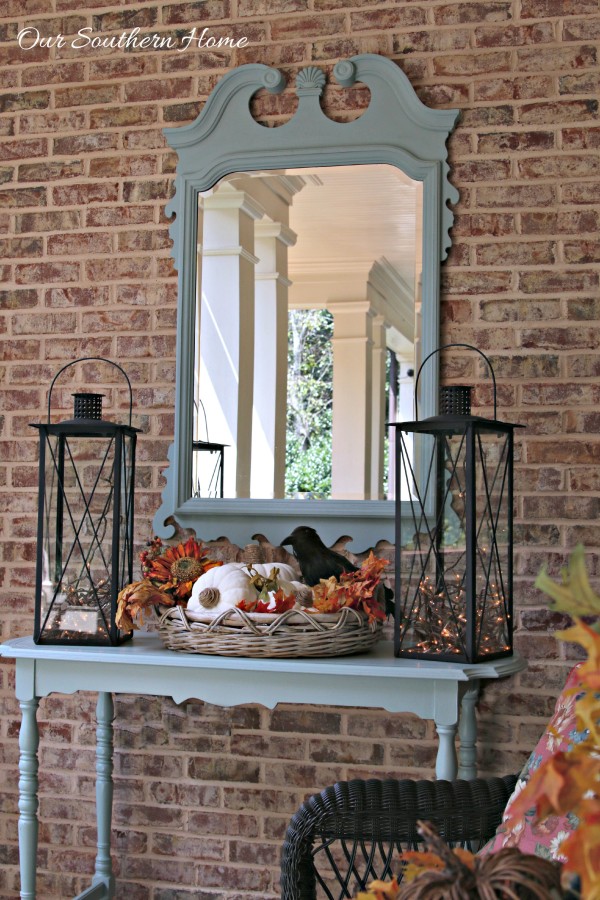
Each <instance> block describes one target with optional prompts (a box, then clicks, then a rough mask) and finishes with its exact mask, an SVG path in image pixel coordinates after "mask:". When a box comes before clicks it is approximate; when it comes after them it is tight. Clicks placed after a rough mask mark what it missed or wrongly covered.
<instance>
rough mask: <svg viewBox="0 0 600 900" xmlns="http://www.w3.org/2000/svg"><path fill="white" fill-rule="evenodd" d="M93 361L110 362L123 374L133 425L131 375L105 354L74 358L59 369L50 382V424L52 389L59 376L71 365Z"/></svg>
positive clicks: (109, 363)
mask: <svg viewBox="0 0 600 900" xmlns="http://www.w3.org/2000/svg"><path fill="white" fill-rule="evenodd" d="M92 361H96V362H105V363H108V365H109V366H114V368H115V369H118V370H119V372H120V373H121V375H123V377H124V379H125V381H126V382H127V387H128V388H129V425H130V426H131V414H132V410H133V390H132V388H131V381H130V380H129V376H128V375H127V372H126V371H125V369H122V368H121V366H120V365H119V364H118V363H116V362H113V361H112V359H106V358H105V357H104V356H82V357H81V359H74V360H73V361H72V362H70V363H67V364H66V366H63V367H62V369H59V370H58V372H57V373H56V375H55V376H54V378H53V379H52V383H51V384H50V390H49V391H48V425H49V424H50V406H51V402H52V389H53V388H54V383H55V382H56V380H57V378H59V376H60V375H62V373H63V372H64V371H65V370H66V369H69V368H70V367H71V366H74V365H75V364H76V363H81V362H92Z"/></svg>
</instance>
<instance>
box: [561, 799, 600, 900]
mask: <svg viewBox="0 0 600 900" xmlns="http://www.w3.org/2000/svg"><path fill="white" fill-rule="evenodd" d="M590 806H591V808H592V809H593V810H595V811H593V812H590V813H587V814H586V813H585V812H584V813H583V814H581V812H580V818H579V827H578V829H577V830H576V831H574V832H572V834H570V835H569V837H568V838H567V839H566V840H564V841H563V843H562V844H561V848H560V849H561V853H563V854H564V855H565V857H566V858H567V860H568V862H567V863H566V865H565V868H566V869H567V870H568V871H570V872H573V873H576V874H577V875H579V877H580V878H581V896H582V897H585V898H586V900H600V804H599V803H598V801H591V803H590Z"/></svg>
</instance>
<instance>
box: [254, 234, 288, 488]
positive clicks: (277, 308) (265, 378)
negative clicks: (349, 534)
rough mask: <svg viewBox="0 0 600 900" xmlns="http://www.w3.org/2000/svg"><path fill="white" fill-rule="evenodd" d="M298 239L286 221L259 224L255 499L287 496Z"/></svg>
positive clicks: (256, 304)
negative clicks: (291, 290) (292, 293)
mask: <svg viewBox="0 0 600 900" xmlns="http://www.w3.org/2000/svg"><path fill="white" fill-rule="evenodd" d="M295 239H296V236H295V234H294V233H293V231H291V230H290V229H289V228H288V227H287V226H286V225H282V224H281V223H280V222H266V221H265V222H257V223H256V225H255V231H254V249H255V253H256V256H257V257H258V263H257V265H256V281H255V292H256V296H255V317H254V324H255V332H254V401H253V419H252V461H253V462H252V473H251V480H250V486H251V491H250V496H252V497H258V498H265V499H270V498H273V497H275V498H281V497H284V496H285V434H286V409H287V355H288V287H289V286H290V281H289V280H288V278H287V269H288V259H287V257H288V252H287V251H288V247H290V246H292V244H293V243H294V242H295Z"/></svg>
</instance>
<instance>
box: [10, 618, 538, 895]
mask: <svg viewBox="0 0 600 900" xmlns="http://www.w3.org/2000/svg"><path fill="white" fill-rule="evenodd" d="M0 655H2V656H5V657H13V658H15V659H16V695H17V699H18V701H19V704H20V707H21V712H22V720H21V730H20V734H19V748H20V760H19V772H20V778H19V854H20V870H21V894H20V896H21V900H35V897H36V886H35V885H36V855H37V840H38V817H37V811H38V796H37V791H38V777H37V775H38V757H37V752H38V741H39V735H38V726H37V717H36V714H37V708H38V704H39V700H40V698H41V697H46V696H47V695H48V694H51V693H63V694H72V693H74V692H75V691H94V692H98V705H97V729H96V738H97V741H96V759H97V763H96V816H97V825H98V844H97V856H96V867H95V873H94V876H93V878H92V884H91V886H90V887H89V888H87V890H85V891H83V893H81V894H79V896H78V897H77V898H75V900H84V898H85V900H111V898H112V897H114V895H115V880H114V875H113V873H112V865H111V857H110V834H111V816H112V793H113V788H112V770H113V761H112V755H113V739H112V722H113V718H114V711H113V698H112V694H113V693H115V694H119V693H123V694H146V695H152V696H159V697H172V698H173V700H174V701H175V703H182V702H183V701H184V700H188V699H190V698H194V699H198V700H204V701H206V702H207V703H211V704H215V705H217V706H234V705H236V704H238V703H258V704H261V705H262V706H266V707H268V708H270V709H273V708H274V707H275V706H276V705H277V704H278V703H303V704H304V703H312V704H317V705H319V706H326V705H333V706H351V707H361V706H364V707H372V708H383V709H385V710H387V711H388V712H394V713H396V712H411V713H415V714H416V715H417V716H419V717H420V718H421V719H433V721H434V722H435V727H436V729H437V733H438V736H439V748H438V753H437V761H436V776H437V778H444V779H448V780H452V779H453V778H455V777H456V775H457V773H458V777H459V778H475V777H476V740H477V725H476V719H475V703H476V700H477V696H478V693H479V686H480V682H481V680H484V679H492V678H493V679H495V678H502V677H503V676H506V675H512V674H513V673H515V672H519V671H521V670H522V669H524V668H525V666H526V662H525V660H523V659H521V658H520V657H519V656H512V657H508V658H505V659H499V660H495V661H491V662H488V663H479V664H477V665H469V664H465V663H445V662H429V661H417V660H409V659H395V658H394V656H393V650H392V644H391V642H390V641H381V642H380V643H379V644H378V645H377V647H376V648H375V649H374V650H372V651H371V652H370V653H368V654H363V655H360V656H346V657H339V658H333V659H246V658H231V657H222V656H201V655H196V654H184V653H181V654H180V653H175V652H173V651H172V650H166V649H164V648H163V646H162V645H161V643H160V640H159V638H158V636H157V635H156V634H152V633H148V634H144V633H143V632H140V633H137V634H136V636H135V638H134V640H133V641H131V642H130V643H127V644H124V645H122V646H120V647H113V648H106V647H65V646H48V645H36V644H34V643H33V639H32V638H15V639H13V640H10V641H8V642H7V643H5V644H2V645H1V646H0ZM207 676H208V677H207ZM124 686H126V690H124ZM459 714H460V715H459ZM459 720H460V721H459ZM457 730H458V733H459V736H460V751H459V758H458V760H457V754H456V748H455V738H456V733H457Z"/></svg>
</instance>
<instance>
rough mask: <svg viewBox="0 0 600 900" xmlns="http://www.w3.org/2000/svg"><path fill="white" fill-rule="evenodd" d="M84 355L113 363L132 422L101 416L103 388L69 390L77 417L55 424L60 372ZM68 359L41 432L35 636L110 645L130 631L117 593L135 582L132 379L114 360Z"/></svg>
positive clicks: (38, 639)
mask: <svg viewBox="0 0 600 900" xmlns="http://www.w3.org/2000/svg"><path fill="white" fill-rule="evenodd" d="M88 359H95V360H100V361H102V362H107V363H109V364H110V365H113V366H115V368H117V369H118V370H119V371H120V372H121V373H122V374H123V376H124V377H125V379H126V380H127V384H128V386H129V424H128V425H116V424H115V423H113V422H104V421H102V394H86V393H80V394H74V395H73V396H74V398H75V410H74V418H72V419H69V420H68V421H66V422H59V423H56V424H52V423H51V422H50V410H51V399H52V388H53V387H54V384H55V382H56V379H57V378H58V377H59V375H60V374H61V373H62V372H64V371H65V369H67V368H69V366H72V365H74V364H75V362H84V361H87V360H88ZM75 362H72V363H68V365H66V366H64V367H63V368H62V369H61V370H60V372H58V374H57V375H56V376H55V378H54V379H53V381H52V384H51V385H50V391H49V395H48V421H47V422H46V423H44V424H39V425H34V426H33V427H34V428H37V429H38V430H39V433H40V475H39V480H40V487H39V511H38V543H37V578H36V597H35V630H34V640H35V642H36V643H38V644H63V643H68V644H74V643H75V644H99V645H115V644H119V643H121V642H122V641H124V640H126V639H127V638H129V637H131V634H129V633H123V632H121V631H119V629H118V628H117V626H116V624H115V615H116V611H117V595H118V593H119V591H120V590H121V588H123V587H124V586H125V585H126V584H128V583H129V582H131V581H132V574H133V488H134V484H133V482H134V474H135V441H136V435H137V432H138V431H139V429H137V428H132V427H131V406H132V393H131V384H130V382H129V378H128V377H127V375H126V374H125V372H124V371H123V369H121V367H120V366H117V365H116V363H111V362H110V360H104V359H102V358H101V357H87V358H86V359H85V360H75Z"/></svg>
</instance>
